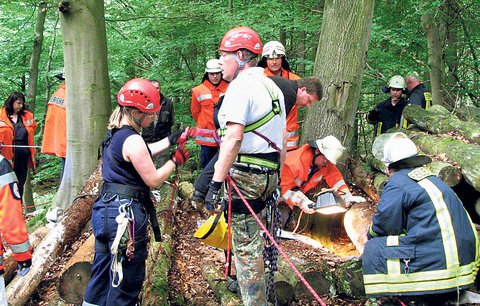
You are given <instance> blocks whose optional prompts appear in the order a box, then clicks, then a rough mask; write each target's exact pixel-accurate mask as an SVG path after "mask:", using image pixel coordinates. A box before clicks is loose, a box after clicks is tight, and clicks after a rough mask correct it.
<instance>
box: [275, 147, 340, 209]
mask: <svg viewBox="0 0 480 306" xmlns="http://www.w3.org/2000/svg"><path fill="white" fill-rule="evenodd" d="M314 151H315V149H314V148H312V147H311V146H310V145H308V144H304V145H303V146H301V147H300V148H298V149H296V150H293V151H291V152H289V153H288V154H287V157H286V158H285V165H284V166H283V169H282V175H281V179H280V187H281V189H282V191H281V193H282V197H283V198H284V199H287V200H286V203H287V204H288V206H290V208H291V209H293V206H294V203H293V202H291V201H290V200H288V199H289V198H290V194H291V192H292V191H293V190H292V189H295V190H300V191H302V192H303V193H307V192H308V191H309V190H311V189H313V188H314V187H316V186H317V185H318V184H319V183H320V182H322V181H323V180H325V181H326V182H327V185H328V186H329V187H330V188H333V189H334V190H341V191H344V192H347V191H348V186H347V184H345V180H344V179H343V175H342V174H341V173H340V171H339V170H338V168H337V167H336V166H335V165H334V164H332V163H331V162H330V161H328V160H327V161H326V162H327V164H326V166H325V167H322V168H320V169H318V170H317V171H316V172H315V173H313V175H311V177H310V178H309V177H308V176H309V173H310V168H311V167H312V164H313V161H312V160H313V157H314ZM312 170H313V169H312Z"/></svg>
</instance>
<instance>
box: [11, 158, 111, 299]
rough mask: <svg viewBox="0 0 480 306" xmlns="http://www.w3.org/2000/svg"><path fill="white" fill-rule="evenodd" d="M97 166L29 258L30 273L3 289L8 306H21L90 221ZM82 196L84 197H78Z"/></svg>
mask: <svg viewBox="0 0 480 306" xmlns="http://www.w3.org/2000/svg"><path fill="white" fill-rule="evenodd" d="M101 177H102V176H101V165H100V162H99V164H98V165H97V167H96V169H95V170H94V172H93V173H92V175H91V176H90V178H89V179H88V180H87V182H86V183H85V186H84V187H83V189H82V191H81V196H79V197H77V198H76V199H75V200H74V202H73V203H72V205H71V206H70V208H69V209H68V210H67V211H66V213H65V217H64V218H62V219H61V220H60V221H59V222H58V223H57V224H56V225H55V227H54V228H53V229H52V230H50V232H49V233H48V234H47V236H46V237H45V238H44V239H43V240H42V242H41V243H40V245H39V246H38V247H37V249H36V250H35V252H34V254H33V260H32V266H31V269H30V272H29V273H28V274H27V275H25V276H24V277H19V276H17V277H15V278H14V279H13V281H12V282H11V283H10V284H9V285H8V287H7V288H6V298H7V301H8V302H9V304H10V305H14V306H15V305H24V304H25V303H26V302H27V300H28V298H29V297H30V296H31V295H32V293H34V292H35V291H36V290H37V287H38V285H39V284H40V282H41V281H42V280H43V279H44V277H45V275H46V273H47V272H48V270H49V269H50V267H51V266H52V265H53V263H54V262H55V260H56V259H57V258H58V256H60V254H61V253H62V252H63V251H64V250H65V248H68V247H69V246H70V245H71V244H72V243H73V242H74V241H76V240H77V238H78V236H79V233H80V232H81V231H82V229H83V228H84V227H85V224H86V223H87V222H88V220H90V215H91V211H92V206H93V203H94V200H95V196H92V195H96V194H98V192H99V187H100V182H101ZM82 195H84V196H82Z"/></svg>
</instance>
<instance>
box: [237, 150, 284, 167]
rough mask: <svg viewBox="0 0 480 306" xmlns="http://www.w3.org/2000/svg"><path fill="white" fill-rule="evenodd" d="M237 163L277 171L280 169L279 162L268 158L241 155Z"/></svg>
mask: <svg viewBox="0 0 480 306" xmlns="http://www.w3.org/2000/svg"><path fill="white" fill-rule="evenodd" d="M236 161H237V162H238V163H242V164H247V165H256V166H260V167H262V168H269V169H270V170H275V171H276V170H277V169H278V162H276V161H272V160H269V159H266V158H261V157H257V156H255V155H247V154H239V155H238V157H237V160H236Z"/></svg>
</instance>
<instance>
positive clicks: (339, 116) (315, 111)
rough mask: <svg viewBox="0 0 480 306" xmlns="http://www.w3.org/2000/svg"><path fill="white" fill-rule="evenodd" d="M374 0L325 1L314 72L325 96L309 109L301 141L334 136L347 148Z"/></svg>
mask: <svg viewBox="0 0 480 306" xmlns="http://www.w3.org/2000/svg"><path fill="white" fill-rule="evenodd" d="M374 2H375V1H373V0H337V1H333V0H326V1H325V6H324V13H323V22H322V30H321V33H320V38H319V42H318V49H317V55H316V58H315V67H314V75H315V76H318V77H319V78H320V81H321V82H322V84H323V86H324V96H325V97H324V99H322V101H321V102H320V103H314V104H313V105H312V107H311V108H310V109H309V110H308V113H307V117H306V120H305V123H304V125H303V135H302V139H301V140H302V142H303V143H304V142H305V141H306V140H310V139H318V138H321V137H324V136H327V135H334V136H336V137H337V138H338V139H339V140H340V142H342V143H343V145H345V146H346V147H349V146H350V143H351V141H352V138H353V135H354V121H355V113H356V111H357V108H358V99H359V95H360V88H361V85H362V80H363V70H364V67H365V58H366V54H367V49H368V41H369V38H370V30H371V24H372V15H373V7H374Z"/></svg>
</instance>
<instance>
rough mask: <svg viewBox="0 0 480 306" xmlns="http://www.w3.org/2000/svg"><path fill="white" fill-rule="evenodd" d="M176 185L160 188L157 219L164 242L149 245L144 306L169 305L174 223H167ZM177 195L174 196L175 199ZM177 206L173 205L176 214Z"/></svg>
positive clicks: (165, 185)
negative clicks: (173, 189) (169, 276)
mask: <svg viewBox="0 0 480 306" xmlns="http://www.w3.org/2000/svg"><path fill="white" fill-rule="evenodd" d="M174 186H175V185H170V184H163V185H162V186H161V188H160V203H157V205H156V208H157V218H158V222H159V225H160V228H162V229H163V230H162V241H161V242H153V240H152V242H151V243H150V245H149V250H148V257H147V262H146V276H145V281H144V284H143V289H142V293H141V301H142V305H152V306H154V305H167V304H168V303H169V287H168V273H169V271H170V267H171V264H172V254H173V247H172V223H173V222H167V219H166V218H168V217H169V216H170V215H171V214H169V213H167V210H168V209H169V208H170V200H171V196H172V188H174ZM175 196H176V194H175V193H174V194H173V197H174V199H175ZM176 207H177V205H173V207H172V209H173V212H172V214H174V212H175V208H176Z"/></svg>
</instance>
